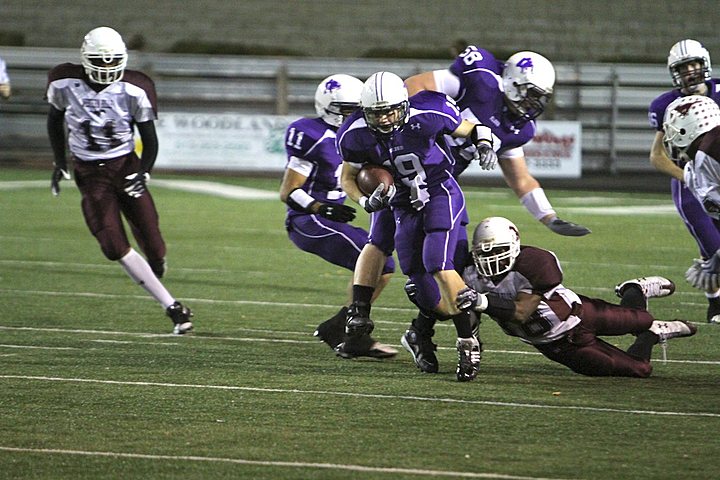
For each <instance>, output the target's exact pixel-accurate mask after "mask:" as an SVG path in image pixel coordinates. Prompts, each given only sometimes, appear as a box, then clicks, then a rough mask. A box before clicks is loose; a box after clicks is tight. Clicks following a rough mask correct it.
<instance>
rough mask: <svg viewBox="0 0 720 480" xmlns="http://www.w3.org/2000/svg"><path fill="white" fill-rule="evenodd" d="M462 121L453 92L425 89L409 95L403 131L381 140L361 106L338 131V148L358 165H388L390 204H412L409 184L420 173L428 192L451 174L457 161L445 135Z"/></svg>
mask: <svg viewBox="0 0 720 480" xmlns="http://www.w3.org/2000/svg"><path fill="white" fill-rule="evenodd" d="M461 122H462V119H461V117H460V112H459V111H458V109H457V106H456V105H455V102H454V101H453V100H452V99H451V98H450V97H448V96H446V95H445V94H442V93H438V92H431V91H423V92H419V93H418V94H417V95H413V96H412V97H410V113H409V118H408V121H407V123H406V124H405V126H404V128H403V129H402V130H401V131H399V132H396V133H395V134H394V135H392V136H390V137H389V138H387V139H380V140H379V139H378V137H376V136H375V134H374V133H373V132H372V131H371V130H370V129H369V128H368V126H367V124H366V123H365V118H364V117H363V113H362V110H360V111H357V112H355V113H354V114H352V115H351V116H350V117H349V118H348V119H347V120H346V121H345V123H343V125H342V126H341V127H340V129H339V130H338V148H339V150H340V154H341V156H342V158H343V159H344V160H345V161H347V162H349V163H351V164H354V165H355V166H357V167H358V168H359V167H360V166H361V165H362V164H364V163H373V164H377V165H384V166H386V167H388V168H390V170H391V171H392V172H393V177H394V179H395V186H396V188H397V193H396V195H395V197H394V198H393V201H392V205H393V206H405V207H408V206H409V205H410V187H411V185H412V182H413V181H414V180H415V179H416V178H417V177H418V175H419V176H420V177H421V179H422V181H423V182H424V183H425V184H426V185H427V189H428V191H432V190H433V189H434V188H437V187H439V186H440V185H441V184H442V183H443V182H446V181H447V180H449V179H451V177H452V171H453V165H454V160H453V159H452V157H451V156H450V155H449V154H448V151H447V146H446V145H445V142H444V140H443V135H445V134H450V133H452V132H454V131H455V130H457V128H458V127H459V126H460V123H461ZM453 183H454V180H453Z"/></svg>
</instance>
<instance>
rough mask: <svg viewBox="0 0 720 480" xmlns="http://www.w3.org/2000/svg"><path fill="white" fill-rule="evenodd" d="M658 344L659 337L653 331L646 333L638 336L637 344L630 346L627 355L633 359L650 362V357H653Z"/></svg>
mask: <svg viewBox="0 0 720 480" xmlns="http://www.w3.org/2000/svg"><path fill="white" fill-rule="evenodd" d="M657 343H658V336H657V335H655V334H654V333H653V332H651V331H645V332H642V333H639V334H638V336H637V338H636V339H635V343H633V344H632V345H630V348H628V349H627V353H629V354H630V355H632V356H633V357H638V358H642V359H643V360H648V361H649V360H650V356H651V355H652V349H653V347H654V346H655V345H656V344H657Z"/></svg>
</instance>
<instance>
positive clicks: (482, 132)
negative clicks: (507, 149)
mask: <svg viewBox="0 0 720 480" xmlns="http://www.w3.org/2000/svg"><path fill="white" fill-rule="evenodd" d="M470 139H471V140H472V142H473V145H475V148H477V151H476V152H474V153H473V160H477V161H478V162H479V163H480V168H482V169H483V170H492V169H494V168H495V167H496V166H497V162H498V157H497V153H495V150H493V141H492V131H491V130H490V128H488V127H486V126H485V125H480V124H478V125H475V127H474V128H473V130H472V133H471V135H470Z"/></svg>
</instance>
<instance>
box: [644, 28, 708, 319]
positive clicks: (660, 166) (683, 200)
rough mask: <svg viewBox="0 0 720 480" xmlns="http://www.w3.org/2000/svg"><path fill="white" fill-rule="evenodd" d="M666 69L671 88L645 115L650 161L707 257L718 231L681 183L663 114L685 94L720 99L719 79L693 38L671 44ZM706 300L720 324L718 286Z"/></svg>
mask: <svg viewBox="0 0 720 480" xmlns="http://www.w3.org/2000/svg"><path fill="white" fill-rule="evenodd" d="M667 64H668V70H669V71H670V75H671V77H672V82H673V87H674V88H673V89H672V90H669V91H667V92H665V93H663V94H661V95H659V96H658V97H657V98H655V99H654V100H653V101H652V102H651V103H650V108H649V110H648V119H649V120H650V125H651V126H652V127H653V128H654V129H655V130H656V133H655V138H654V140H653V144H652V147H651V149H650V163H652V165H653V166H654V167H655V168H656V169H657V170H658V171H660V172H662V173H664V174H666V175H668V176H669V177H670V190H671V192H672V199H673V202H674V203H675V208H676V209H677V211H678V213H679V214H680V217H681V218H682V220H683V222H685V226H686V227H687V229H688V231H689V232H690V235H692V237H693V238H694V239H695V242H697V245H698V247H699V249H700V256H701V257H702V258H703V259H709V258H710V257H712V256H713V254H714V253H715V252H716V251H717V249H718V248H720V232H718V229H717V228H716V226H715V224H714V223H713V221H712V219H711V218H710V217H708V216H707V214H706V213H705V211H704V210H703V207H702V205H701V204H700V203H699V202H698V201H697V200H696V199H695V197H694V196H693V195H692V193H691V192H690V190H688V187H687V185H686V184H685V183H683V167H684V163H685V160H684V159H680V158H671V157H670V156H668V153H667V151H666V149H665V147H664V145H663V136H664V134H665V132H664V131H663V118H664V117H665V113H666V110H667V107H668V105H669V104H670V103H671V102H672V101H674V100H675V99H677V98H681V97H684V96H687V95H704V96H707V97H709V98H711V99H713V100H714V101H715V102H720V80H718V79H715V78H711V77H710V74H711V72H712V66H711V64H710V54H709V53H708V51H707V50H706V49H705V47H703V46H702V44H700V42H698V41H696V40H691V39H687V40H681V41H679V42H677V43H676V44H675V45H673V46H672V48H671V49H670V53H669V54H668V62H667ZM705 296H706V297H707V300H708V309H707V321H708V322H710V323H717V324H720V290H718V289H711V290H708V291H706V292H705Z"/></svg>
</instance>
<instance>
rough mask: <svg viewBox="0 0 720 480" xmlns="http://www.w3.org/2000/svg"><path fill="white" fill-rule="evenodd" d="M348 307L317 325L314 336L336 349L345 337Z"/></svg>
mask: <svg viewBox="0 0 720 480" xmlns="http://www.w3.org/2000/svg"><path fill="white" fill-rule="evenodd" d="M346 314H347V308H344V309H342V310H341V311H340V312H339V313H338V314H337V315H335V316H334V317H332V318H331V319H329V320H325V321H324V322H323V323H321V324H320V325H318V326H317V328H316V329H315V332H314V333H313V335H314V336H316V337H318V338H319V339H320V340H322V341H323V342H325V343H326V344H328V345H329V346H330V348H332V349H333V350H335V347H337V346H338V345H340V344H341V343H342V341H343V339H344V338H345V315H346Z"/></svg>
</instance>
